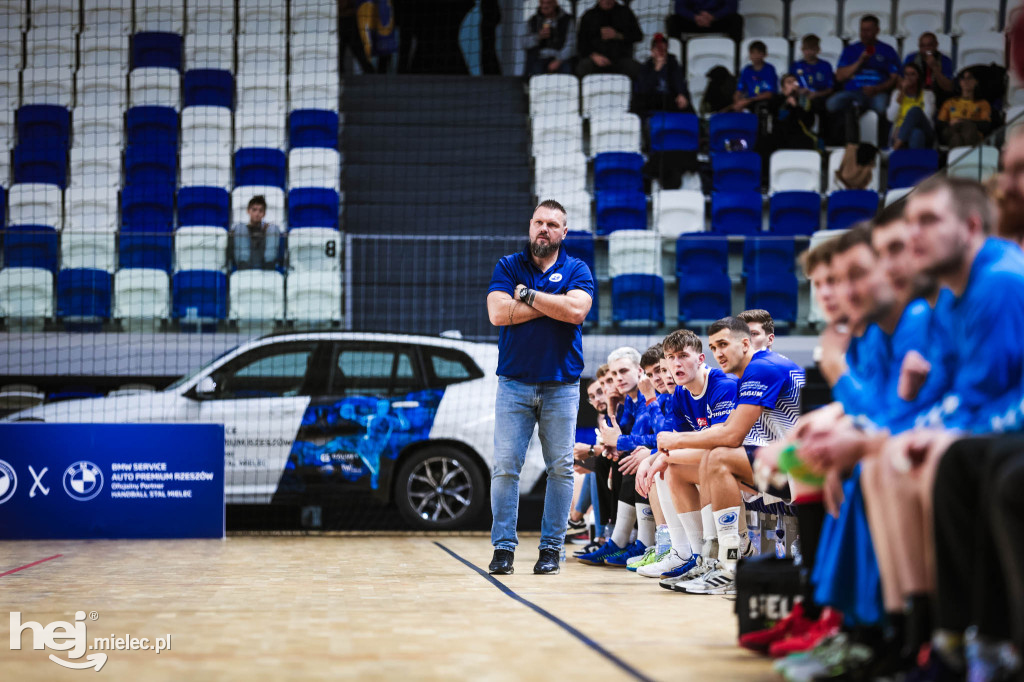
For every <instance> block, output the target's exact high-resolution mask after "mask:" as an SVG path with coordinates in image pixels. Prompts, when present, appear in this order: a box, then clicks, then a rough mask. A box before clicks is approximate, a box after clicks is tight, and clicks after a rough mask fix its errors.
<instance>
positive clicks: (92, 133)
mask: <svg viewBox="0 0 1024 682" xmlns="http://www.w3.org/2000/svg"><path fill="white" fill-rule="evenodd" d="M122 146H124V109H123V108H122V107H118V106H77V107H75V109H74V111H72V113H71V148H72V155H73V154H74V151H73V150H74V149H75V148H79V149H81V148H90V147H91V148H95V147H116V148H117V150H118V155H119V156H120V149H121V147H122ZM118 165H120V159H118ZM72 166H74V159H72Z"/></svg>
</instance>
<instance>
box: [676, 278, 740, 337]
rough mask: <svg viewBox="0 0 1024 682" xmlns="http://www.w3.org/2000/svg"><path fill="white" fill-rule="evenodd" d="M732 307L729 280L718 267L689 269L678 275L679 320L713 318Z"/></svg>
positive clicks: (718, 316)
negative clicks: (705, 269)
mask: <svg viewBox="0 0 1024 682" xmlns="http://www.w3.org/2000/svg"><path fill="white" fill-rule="evenodd" d="M731 310H732V281H731V280H730V279H729V275H728V274H727V273H725V272H724V271H719V270H708V271H701V270H693V271H687V272H686V273H685V274H681V275H680V276H679V322H680V324H685V323H687V322H690V321H693V320H702V321H714V320H720V319H722V318H723V317H727V316H728V315H729V314H730V311H731Z"/></svg>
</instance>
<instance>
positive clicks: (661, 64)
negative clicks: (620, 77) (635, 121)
mask: <svg viewBox="0 0 1024 682" xmlns="http://www.w3.org/2000/svg"><path fill="white" fill-rule="evenodd" d="M634 108H635V109H636V112H637V113H638V114H640V115H641V116H645V115H647V114H649V113H651V112H653V111H676V112H678V111H686V112H690V113H692V112H693V104H692V103H691V102H690V91H689V89H687V87H686V76H685V74H684V73H683V67H682V66H680V65H679V60H677V59H676V58H675V55H671V54H669V53H668V40H666V39H665V36H664V35H663V34H661V33H655V34H654V38H653V39H652V40H651V58H650V59H648V60H647V61H646V62H644V65H643V66H642V67H640V77H639V78H637V80H636V101H635V104H634Z"/></svg>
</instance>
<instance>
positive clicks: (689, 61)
mask: <svg viewBox="0 0 1024 682" xmlns="http://www.w3.org/2000/svg"><path fill="white" fill-rule="evenodd" d="M716 66H724V67H725V68H727V69H729V73H736V43H734V42H733V41H732V40H731V39H729V38H719V37H712V36H697V37H696V38H690V39H689V40H687V41H686V72H687V74H688V75H689V76H690V77H693V76H697V77H701V78H703V77H704V76H705V74H707V72H708V71H710V70H711V69H712V68H714V67H716Z"/></svg>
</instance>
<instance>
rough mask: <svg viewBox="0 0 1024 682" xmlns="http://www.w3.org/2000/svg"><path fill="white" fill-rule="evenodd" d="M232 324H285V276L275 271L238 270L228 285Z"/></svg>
mask: <svg viewBox="0 0 1024 682" xmlns="http://www.w3.org/2000/svg"><path fill="white" fill-rule="evenodd" d="M228 291H230V292H231V297H230V300H229V301H228V319H230V320H283V319H284V275H282V274H281V273H280V272H276V271H274V270H238V271H236V272H233V273H231V277H230V279H229V281H228Z"/></svg>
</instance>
